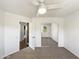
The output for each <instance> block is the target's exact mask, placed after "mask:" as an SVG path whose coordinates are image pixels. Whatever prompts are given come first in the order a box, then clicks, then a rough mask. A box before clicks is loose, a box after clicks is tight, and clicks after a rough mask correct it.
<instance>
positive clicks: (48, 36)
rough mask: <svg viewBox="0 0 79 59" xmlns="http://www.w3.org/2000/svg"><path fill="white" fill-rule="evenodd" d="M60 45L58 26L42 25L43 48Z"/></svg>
mask: <svg viewBox="0 0 79 59" xmlns="http://www.w3.org/2000/svg"><path fill="white" fill-rule="evenodd" d="M51 42H54V43H52V44H53V45H54V44H57V45H58V24H57V23H43V24H41V45H42V47H48V46H51V45H52V44H50V43H51Z"/></svg>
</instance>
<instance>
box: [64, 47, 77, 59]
mask: <svg viewBox="0 0 79 59" xmlns="http://www.w3.org/2000/svg"><path fill="white" fill-rule="evenodd" d="M64 48H65V49H67V50H68V51H69V52H71V53H72V54H73V55H75V56H76V57H78V58H79V55H77V54H76V53H74V52H73V51H71V50H70V49H68V48H67V47H64Z"/></svg>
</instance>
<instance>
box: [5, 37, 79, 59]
mask: <svg viewBox="0 0 79 59" xmlns="http://www.w3.org/2000/svg"><path fill="white" fill-rule="evenodd" d="M4 59H79V58H77V57H76V56H74V55H73V54H72V53H70V52H69V51H67V50H66V49H64V48H59V47H58V46H57V43H56V42H55V41H53V40H52V39H51V38H42V47H37V48H35V50H32V49H31V48H25V49H23V50H21V51H19V52H17V53H15V54H12V55H10V56H7V57H6V58H4Z"/></svg>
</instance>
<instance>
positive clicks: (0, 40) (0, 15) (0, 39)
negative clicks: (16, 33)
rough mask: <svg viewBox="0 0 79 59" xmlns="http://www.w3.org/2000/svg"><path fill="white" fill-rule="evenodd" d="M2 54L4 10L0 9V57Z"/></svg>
mask: <svg viewBox="0 0 79 59" xmlns="http://www.w3.org/2000/svg"><path fill="white" fill-rule="evenodd" d="M3 55H4V12H3V11H1V10H0V59H1V58H2V57H3Z"/></svg>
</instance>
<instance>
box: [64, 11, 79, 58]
mask: <svg viewBox="0 0 79 59" xmlns="http://www.w3.org/2000/svg"><path fill="white" fill-rule="evenodd" d="M64 23H65V24H64V35H65V41H64V42H65V48H66V49H68V50H69V51H71V52H72V53H74V54H75V55H76V56H78V57H79V11H78V12H75V13H73V14H72V15H69V16H67V17H65V21H64Z"/></svg>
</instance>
